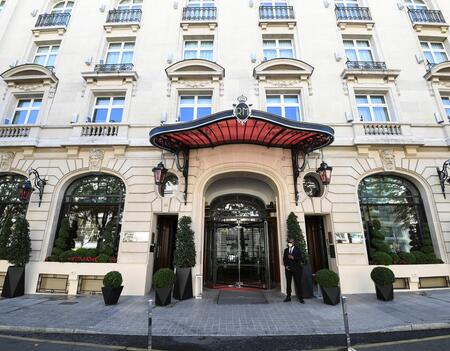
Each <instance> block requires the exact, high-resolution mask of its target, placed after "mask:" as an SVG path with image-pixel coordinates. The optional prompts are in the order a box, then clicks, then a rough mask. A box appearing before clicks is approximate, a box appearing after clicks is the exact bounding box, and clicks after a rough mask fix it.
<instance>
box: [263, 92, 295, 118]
mask: <svg viewBox="0 0 450 351" xmlns="http://www.w3.org/2000/svg"><path fill="white" fill-rule="evenodd" d="M266 101H267V112H270V113H273V114H274V115H278V116H280V117H284V118H287V119H290V120H293V121H301V120H302V108H301V100H300V95H298V94H267V95H266Z"/></svg>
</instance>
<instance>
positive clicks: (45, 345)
mask: <svg viewBox="0 0 450 351" xmlns="http://www.w3.org/2000/svg"><path fill="white" fill-rule="evenodd" d="M242 346H244V345H242ZM192 347H193V346H192V345H190V346H188V347H187V348H185V351H196V350H195V348H192ZM277 349H278V348H277V346H276V345H273V348H272V350H273V351H276V350H277ZM354 349H355V350H356V351H425V350H426V351H446V350H450V335H448V336H437V337H430V338H426V339H415V340H404V341H392V342H387V343H379V344H373V345H355V346H354ZM118 350H124V351H125V350H128V351H146V349H142V348H133V347H123V346H106V345H105V346H101V345H94V344H89V343H81V342H67V341H48V340H43V339H37V338H26V337H18V336H7V335H0V351H118ZM240 350H246V348H245V346H244V347H243V348H240ZM248 350H250V351H253V350H254V348H252V347H251V348H249V349H248ZM304 350H311V351H312V350H317V351H340V350H343V349H337V348H326V349H311V348H308V349H297V348H295V347H294V348H292V349H290V351H304ZM154 351H162V350H155V349H154Z"/></svg>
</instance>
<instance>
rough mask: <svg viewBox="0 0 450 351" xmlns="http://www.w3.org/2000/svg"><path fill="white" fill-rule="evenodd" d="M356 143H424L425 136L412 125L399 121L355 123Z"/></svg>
mask: <svg viewBox="0 0 450 351" xmlns="http://www.w3.org/2000/svg"><path fill="white" fill-rule="evenodd" d="M353 133H354V144H355V145H375V144H379V145H423V143H424V138H423V136H421V135H419V134H417V133H420V131H419V130H416V131H413V130H412V125H411V124H408V123H399V122H368V121H359V122H354V123H353Z"/></svg>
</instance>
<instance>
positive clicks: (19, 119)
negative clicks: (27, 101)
mask: <svg viewBox="0 0 450 351" xmlns="http://www.w3.org/2000/svg"><path fill="white" fill-rule="evenodd" d="M26 118H27V111H16V113H15V114H14V120H13V124H25V119H26Z"/></svg>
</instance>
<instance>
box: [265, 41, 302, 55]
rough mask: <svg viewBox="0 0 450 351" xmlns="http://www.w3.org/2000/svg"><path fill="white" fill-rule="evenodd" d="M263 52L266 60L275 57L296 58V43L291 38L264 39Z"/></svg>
mask: <svg viewBox="0 0 450 351" xmlns="http://www.w3.org/2000/svg"><path fill="white" fill-rule="evenodd" d="M263 51H264V52H263V53H264V59H265V60H271V59H275V58H294V56H295V55H294V44H293V42H292V40H291V39H264V40H263Z"/></svg>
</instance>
